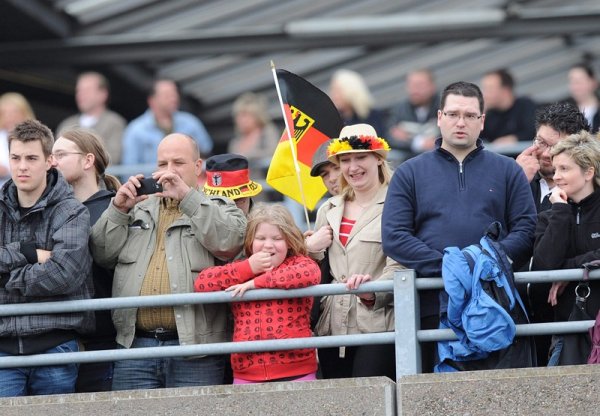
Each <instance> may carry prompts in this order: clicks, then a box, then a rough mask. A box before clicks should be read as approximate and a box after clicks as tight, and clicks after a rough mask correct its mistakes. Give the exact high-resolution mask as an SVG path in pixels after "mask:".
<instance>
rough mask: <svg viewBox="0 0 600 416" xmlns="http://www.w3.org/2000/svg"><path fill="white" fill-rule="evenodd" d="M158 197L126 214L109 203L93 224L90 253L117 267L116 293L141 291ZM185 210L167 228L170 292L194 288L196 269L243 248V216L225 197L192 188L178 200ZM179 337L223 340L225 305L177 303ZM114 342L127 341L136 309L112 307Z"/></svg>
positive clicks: (128, 343) (186, 341) (197, 340)
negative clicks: (210, 195)
mask: <svg viewBox="0 0 600 416" xmlns="http://www.w3.org/2000/svg"><path fill="white" fill-rule="evenodd" d="M159 203H160V198H158V197H155V196H151V197H150V198H148V199H147V200H145V201H142V202H140V203H139V204H137V205H136V206H135V207H134V208H133V209H132V210H131V211H130V212H129V213H127V214H124V213H122V212H121V211H119V210H118V209H116V208H115V207H114V205H113V204H112V203H111V204H110V205H109V207H108V209H107V210H106V211H105V212H104V214H102V216H101V217H100V219H99V220H98V221H97V222H96V224H95V225H94V227H93V228H92V243H91V248H92V255H93V257H94V260H95V261H96V262H97V263H98V264H100V265H102V266H104V267H107V268H112V267H115V276H114V281H113V290H112V294H113V296H114V297H122V296H139V294H140V289H141V287H142V281H143V280H144V276H145V274H146V270H147V269H148V264H149V262H150V257H151V256H152V253H153V252H154V247H155V244H156V228H157V227H158V213H159ZM179 208H180V209H181V211H182V213H183V215H182V216H181V217H180V218H179V219H177V220H175V222H174V223H173V224H172V225H171V226H170V227H169V228H168V229H167V236H166V240H165V251H166V256H167V263H168V266H167V267H168V269H169V278H170V281H171V293H191V292H194V280H195V279H196V277H197V276H198V273H199V272H200V271H201V270H203V269H205V268H207V267H211V266H214V265H215V257H216V258H218V259H220V260H223V261H227V260H230V259H231V258H233V257H234V256H235V255H236V254H237V253H238V252H239V251H240V249H241V247H242V244H243V241H244V234H245V231H246V217H245V216H244V214H243V212H242V211H241V210H240V209H238V208H237V207H236V206H235V204H234V203H233V202H231V201H229V200H227V199H222V198H218V197H217V198H208V197H207V196H206V195H204V194H203V193H201V192H198V191H196V190H192V191H190V192H189V193H188V194H187V195H186V196H185V198H184V199H183V200H182V201H181V203H180V205H179ZM173 309H174V311H175V321H176V324H177V332H178V334H179V342H180V344H181V345H186V344H204V343H211V342H223V341H227V338H228V334H227V331H226V324H227V305H226V304H207V305H195V306H192V305H182V306H175V307H174V308H173ZM112 316H113V322H114V324H115V328H116V330H117V342H118V343H119V344H121V345H123V346H124V347H126V348H129V347H130V346H131V343H132V342H133V337H134V333H135V323H136V316H137V309H136V308H132V309H116V310H114V311H113V314H112Z"/></svg>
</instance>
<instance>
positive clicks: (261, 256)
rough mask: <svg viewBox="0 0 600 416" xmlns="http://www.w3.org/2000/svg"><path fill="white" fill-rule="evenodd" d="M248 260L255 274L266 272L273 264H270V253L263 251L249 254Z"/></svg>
mask: <svg viewBox="0 0 600 416" xmlns="http://www.w3.org/2000/svg"><path fill="white" fill-rule="evenodd" d="M248 261H249V262H250V268H251V269H252V273H254V274H255V275H257V274H261V273H264V272H268V271H270V270H272V269H273V266H272V265H271V254H270V253H266V252H264V251H259V252H258V253H254V254H253V255H251V256H250V258H249V259H248Z"/></svg>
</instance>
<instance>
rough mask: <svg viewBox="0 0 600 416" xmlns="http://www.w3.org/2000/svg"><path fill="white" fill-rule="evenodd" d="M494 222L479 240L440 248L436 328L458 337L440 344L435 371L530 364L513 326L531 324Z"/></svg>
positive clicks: (529, 350) (526, 346) (527, 343)
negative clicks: (441, 287) (440, 284)
mask: <svg viewBox="0 0 600 416" xmlns="http://www.w3.org/2000/svg"><path fill="white" fill-rule="evenodd" d="M500 231H501V226H500V223H497V222H495V223H493V224H492V225H491V226H490V228H489V229H488V232H487V233H486V235H485V236H484V237H482V238H481V240H480V241H479V244H473V245H470V246H468V247H466V248H464V249H462V250H461V249H459V248H458V247H448V248H446V249H445V250H444V258H443V262H442V278H443V280H444V289H445V291H444V292H442V293H441V294H440V328H450V329H452V330H453V331H454V333H455V334H456V335H457V337H458V340H457V341H442V342H438V354H439V359H440V363H439V364H438V365H437V366H436V369H435V371H436V372H446V371H459V370H460V371H463V370H481V369H495V368H516V367H530V366H532V365H533V362H534V361H533V360H534V358H533V354H532V353H533V351H534V349H532V345H531V340H530V339H527V338H522V339H519V338H515V333H516V324H520V323H529V320H528V318H527V313H526V310H525V307H524V305H523V302H522V301H521V298H520V296H519V293H518V292H517V290H516V288H515V285H514V275H513V272H512V268H511V265H510V262H509V260H508V257H507V256H506V254H505V252H504V250H503V248H502V246H501V245H500V244H499V243H498V242H497V239H498V236H499V235H500Z"/></svg>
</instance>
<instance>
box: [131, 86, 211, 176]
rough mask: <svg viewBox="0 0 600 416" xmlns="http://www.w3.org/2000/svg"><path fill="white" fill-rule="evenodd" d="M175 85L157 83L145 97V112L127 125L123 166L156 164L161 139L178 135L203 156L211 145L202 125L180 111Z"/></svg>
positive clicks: (208, 151)
mask: <svg viewBox="0 0 600 416" xmlns="http://www.w3.org/2000/svg"><path fill="white" fill-rule="evenodd" d="M179 99H180V96H179V90H178V88H177V84H176V83H175V81H173V80H170V79H157V80H156V81H154V83H153V84H152V88H151V89H150V92H149V94H148V107H149V108H148V110H146V112H145V113H144V114H142V115H141V116H139V117H138V118H136V119H134V120H132V121H131V123H129V125H128V126H127V128H126V129H125V133H124V135H123V158H122V164H123V165H136V164H150V163H156V150H157V149H158V144H159V143H160V141H161V140H162V139H163V137H165V136H167V135H169V134H171V133H181V134H185V135H188V136H190V137H192V138H193V139H194V141H195V142H196V144H197V145H198V148H199V149H200V152H201V153H202V154H203V155H206V154H209V153H210V152H211V151H212V148H213V141H212V139H211V138H210V136H209V135H208V132H207V131H206V129H205V128H204V125H203V124H202V122H201V121H200V120H199V119H198V117H196V116H195V115H193V114H191V113H187V112H184V111H179Z"/></svg>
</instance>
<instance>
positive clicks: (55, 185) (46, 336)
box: [0, 120, 94, 397]
mask: <svg viewBox="0 0 600 416" xmlns="http://www.w3.org/2000/svg"><path fill="white" fill-rule="evenodd" d="M53 143H54V139H53V137H52V132H51V131H50V129H49V128H48V127H46V126H45V125H43V124H42V123H40V122H39V121H35V120H28V121H25V122H23V123H21V124H19V125H17V127H16V128H15V129H14V130H13V132H12V133H11V134H10V135H9V137H8V147H9V152H10V168H11V176H12V179H11V180H9V181H8V182H7V183H6V184H5V185H4V186H3V187H2V189H1V190H0V304H11V303H12V304H14V303H29V302H51V301H64V300H79V299H89V298H90V297H91V292H92V291H93V284H92V280H91V264H92V258H91V256H90V252H89V249H88V238H89V233H90V225H89V224H90V220H89V214H88V210H87V209H86V208H85V207H84V206H83V205H82V204H81V203H80V202H78V201H77V200H76V199H75V197H74V196H73V192H72V191H71V188H70V187H69V185H68V184H67V182H66V181H65V179H64V178H63V177H62V175H61V174H60V173H58V171H57V170H56V169H54V168H52V167H51V166H52V163H51V158H52V155H51V152H52V145H53ZM93 329H94V314H93V312H74V313H62V314H36V315H26V316H5V317H0V357H6V356H17V355H28V354H52V353H64V352H72V351H78V350H79V347H78V342H77V338H78V334H81V333H86V332H90V331H92V330H93ZM76 378H77V364H75V363H72V364H65V365H56V366H49V367H20V368H6V369H0V396H2V397H6V396H23V395H28V394H35V395H37V394H60V393H73V392H74V391H75V380H76Z"/></svg>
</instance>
